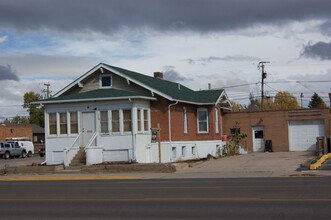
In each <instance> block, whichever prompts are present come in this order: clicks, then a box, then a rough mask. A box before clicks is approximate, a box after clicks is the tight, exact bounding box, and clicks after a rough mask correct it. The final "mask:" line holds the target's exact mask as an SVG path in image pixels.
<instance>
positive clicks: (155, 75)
mask: <svg viewBox="0 0 331 220" xmlns="http://www.w3.org/2000/svg"><path fill="white" fill-rule="evenodd" d="M154 78H159V79H163V73H162V72H154Z"/></svg>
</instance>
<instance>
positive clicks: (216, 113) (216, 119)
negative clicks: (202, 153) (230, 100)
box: [214, 108, 220, 134]
mask: <svg viewBox="0 0 331 220" xmlns="http://www.w3.org/2000/svg"><path fill="white" fill-rule="evenodd" d="M214 112H215V133H216V134H219V133H220V131H219V120H218V115H219V114H218V109H217V108H215V111H214Z"/></svg>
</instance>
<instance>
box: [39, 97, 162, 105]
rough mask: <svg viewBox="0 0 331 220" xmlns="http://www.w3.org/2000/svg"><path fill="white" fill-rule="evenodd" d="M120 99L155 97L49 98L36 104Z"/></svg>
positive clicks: (149, 98)
mask: <svg viewBox="0 0 331 220" xmlns="http://www.w3.org/2000/svg"><path fill="white" fill-rule="evenodd" d="M122 99H146V100H152V101H155V100H157V98H154V97H147V96H123V97H112V98H109V97H106V98H88V99H68V100H54V101H52V100H50V101H41V102H36V103H38V104H59V103H69V102H90V101H112V100H122Z"/></svg>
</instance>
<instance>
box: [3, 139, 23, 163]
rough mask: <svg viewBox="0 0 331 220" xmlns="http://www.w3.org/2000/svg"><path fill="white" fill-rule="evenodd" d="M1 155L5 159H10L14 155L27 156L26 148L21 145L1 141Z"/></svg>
mask: <svg viewBox="0 0 331 220" xmlns="http://www.w3.org/2000/svg"><path fill="white" fill-rule="evenodd" d="M0 156H2V157H3V158H4V159H9V158H13V157H22V158H25V157H26V150H25V148H22V147H20V146H19V145H16V144H14V143H9V142H0Z"/></svg>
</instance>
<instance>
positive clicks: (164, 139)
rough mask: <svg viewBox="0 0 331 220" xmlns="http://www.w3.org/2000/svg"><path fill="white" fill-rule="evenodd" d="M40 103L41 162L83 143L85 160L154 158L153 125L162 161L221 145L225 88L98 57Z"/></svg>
mask: <svg viewBox="0 0 331 220" xmlns="http://www.w3.org/2000/svg"><path fill="white" fill-rule="evenodd" d="M40 103H42V104H43V105H44V109H45V136H46V139H45V142H46V161H47V164H63V163H64V164H65V165H66V166H67V165H69V164H70V161H71V160H72V158H73V157H74V156H75V154H76V153H77V152H78V149H79V148H84V149H85V152H86V160H87V164H96V163H102V162H116V161H136V162H139V163H154V162H159V153H158V143H154V142H152V134H151V129H152V128H158V127H159V128H160V129H161V133H160V141H161V161H162V162H172V161H178V160H189V159H195V158H203V157H206V156H207V155H208V154H212V155H216V154H217V151H218V149H219V148H220V147H221V146H222V141H221V137H222V129H221V128H222V124H221V123H222V115H221V112H222V111H221V110H222V108H229V107H230V102H229V99H228V97H227V95H226V93H225V91H224V90H201V91H193V90H191V89H189V88H187V87H185V86H183V85H181V84H179V83H175V82H171V81H167V80H164V79H163V74H162V73H160V72H156V73H154V77H150V76H146V75H143V74H140V73H136V72H132V71H129V70H125V69H121V68H118V67H114V66H109V65H107V64H103V63H101V64H99V65H97V66H95V67H94V68H93V69H91V70H90V71H88V72H87V73H85V74H84V75H82V76H81V77H79V78H78V79H76V80H75V81H73V82H72V83H70V84H69V85H68V86H66V87H65V88H63V89H62V90H60V91H59V92H58V93H57V94H55V95H54V96H53V97H52V98H50V99H46V100H42V101H41V102H40Z"/></svg>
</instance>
